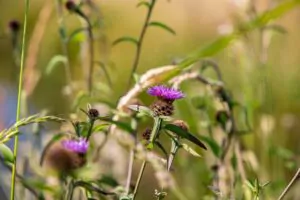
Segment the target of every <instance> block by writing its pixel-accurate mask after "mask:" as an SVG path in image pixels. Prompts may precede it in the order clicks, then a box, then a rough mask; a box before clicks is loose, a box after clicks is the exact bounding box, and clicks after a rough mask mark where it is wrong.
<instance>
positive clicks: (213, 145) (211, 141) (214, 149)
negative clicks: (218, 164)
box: [199, 135, 222, 157]
mask: <svg viewBox="0 0 300 200" xmlns="http://www.w3.org/2000/svg"><path fill="white" fill-rule="evenodd" d="M199 138H200V139H201V140H203V141H204V142H205V143H206V144H207V145H208V146H209V147H210V148H211V150H212V152H213V153H214V155H215V156H216V157H219V156H220V155H221V152H222V149H221V147H220V146H219V144H218V143H217V142H216V141H215V140H214V139H212V138H209V137H206V136H203V135H201V136H199Z"/></svg>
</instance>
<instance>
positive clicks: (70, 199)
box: [66, 180, 75, 200]
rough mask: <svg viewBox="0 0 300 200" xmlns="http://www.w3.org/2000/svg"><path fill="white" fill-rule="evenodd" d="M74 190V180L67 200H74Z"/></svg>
mask: <svg viewBox="0 0 300 200" xmlns="http://www.w3.org/2000/svg"><path fill="white" fill-rule="evenodd" d="M74 188H75V187H74V182H73V180H70V183H69V187H68V191H67V198H66V200H72V199H73V193H74Z"/></svg>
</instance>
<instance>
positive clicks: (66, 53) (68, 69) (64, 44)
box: [56, 0, 73, 93]
mask: <svg viewBox="0 0 300 200" xmlns="http://www.w3.org/2000/svg"><path fill="white" fill-rule="evenodd" d="M56 11H57V17H58V24H59V30H60V34H59V35H60V40H61V43H62V51H63V55H64V56H65V57H66V58H67V59H66V62H65V73H66V78H67V82H68V84H69V86H70V88H71V93H72V92H73V87H72V75H71V66H70V61H69V59H68V57H69V51H68V47H67V40H66V37H67V36H66V28H65V27H66V26H65V21H64V17H63V6H62V0H57V1H56Z"/></svg>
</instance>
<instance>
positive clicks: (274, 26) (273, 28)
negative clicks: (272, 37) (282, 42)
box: [264, 24, 287, 34]
mask: <svg viewBox="0 0 300 200" xmlns="http://www.w3.org/2000/svg"><path fill="white" fill-rule="evenodd" d="M264 30H271V31H274V32H277V33H280V34H286V33H287V30H286V29H285V28H284V27H283V26H280V25H277V24H272V25H268V26H266V27H264Z"/></svg>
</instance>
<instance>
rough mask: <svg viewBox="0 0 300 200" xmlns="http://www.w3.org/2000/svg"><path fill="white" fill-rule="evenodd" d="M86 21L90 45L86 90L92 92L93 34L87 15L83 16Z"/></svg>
mask: <svg viewBox="0 0 300 200" xmlns="http://www.w3.org/2000/svg"><path fill="white" fill-rule="evenodd" d="M85 20H86V22H87V23H88V35H89V47H90V67H89V73H88V90H89V94H90V95H91V94H92V90H93V73H94V36H93V31H92V25H91V23H90V21H89V19H88V18H87V17H85Z"/></svg>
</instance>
